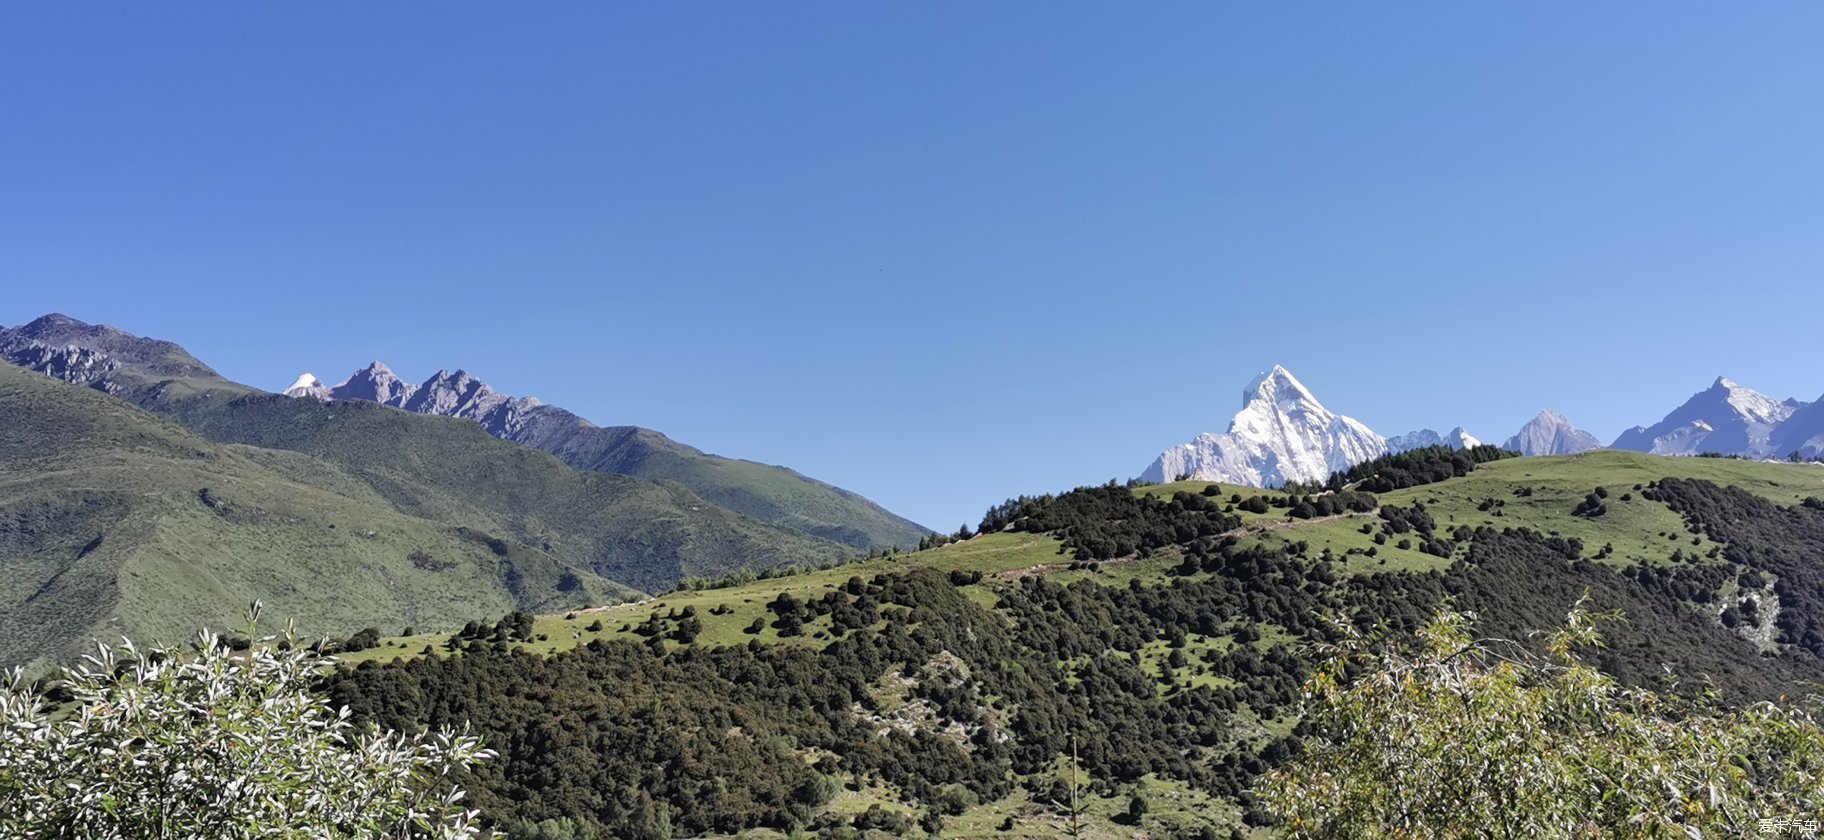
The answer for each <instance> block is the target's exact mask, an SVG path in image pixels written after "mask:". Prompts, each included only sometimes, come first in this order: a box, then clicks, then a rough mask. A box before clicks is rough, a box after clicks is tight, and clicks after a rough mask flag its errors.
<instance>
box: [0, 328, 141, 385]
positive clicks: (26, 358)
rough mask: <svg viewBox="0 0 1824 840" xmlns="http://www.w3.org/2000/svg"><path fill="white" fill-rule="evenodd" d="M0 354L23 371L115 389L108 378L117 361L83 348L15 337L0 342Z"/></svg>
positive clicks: (115, 368) (118, 365) (117, 368)
mask: <svg viewBox="0 0 1824 840" xmlns="http://www.w3.org/2000/svg"><path fill="white" fill-rule="evenodd" d="M0 357H3V358H5V359H6V361H8V362H11V363H12V364H15V365H18V366H19V367H22V368H25V369H26V370H29V371H33V372H35V373H41V374H43V375H45V376H48V377H50V378H52V379H61V380H63V381H64V382H68V383H70V384H72V385H82V386H86V387H92V388H95V389H96V390H98V391H105V392H113V391H115V390H118V389H117V388H116V387H115V385H114V384H113V382H112V380H111V379H110V377H111V376H112V375H113V374H114V373H115V372H117V371H119V370H120V363H119V362H117V361H115V360H114V359H112V358H110V357H108V356H107V355H105V354H102V353H98V352H96V351H94V350H90V349H89V348H87V347H52V346H50V345H48V344H40V343H39V342H36V341H32V340H30V339H25V338H19V339H13V340H11V341H8V342H6V343H4V344H0Z"/></svg>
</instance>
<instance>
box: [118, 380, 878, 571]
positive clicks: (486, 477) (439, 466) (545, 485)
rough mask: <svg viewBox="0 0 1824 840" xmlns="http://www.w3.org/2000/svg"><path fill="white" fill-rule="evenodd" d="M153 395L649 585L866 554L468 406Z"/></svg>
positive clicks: (348, 474)
mask: <svg viewBox="0 0 1824 840" xmlns="http://www.w3.org/2000/svg"><path fill="white" fill-rule="evenodd" d="M153 407H154V408H155V409H156V410H158V411H159V412H160V413H161V414H164V415H165V416H168V417H170V418H171V419H173V420H176V421H178V422H179V423H181V424H183V425H184V426H186V427H188V428H191V429H194V430H196V431H198V432H199V433H201V434H203V435H204V436H205V437H208V438H210V439H212V440H215V441H218V442H222V443H234V444H245V445H250V446H256V447H260V448H263V449H269V450H286V451H290V452H299V453H303V454H305V455H308V456H310V457H312V458H314V459H317V460H319V461H323V462H327V463H329V464H333V465H335V466H336V467H338V468H339V470H340V472H341V474H342V475H343V476H344V477H345V478H346V479H348V480H354V481H358V482H359V483H361V484H363V485H365V486H366V487H367V488H368V490H369V491H370V492H372V493H374V494H377V495H379V496H380V497H382V498H384V499H386V500H387V502H388V503H390V504H391V505H393V506H395V507H397V508H398V509H399V510H402V511H404V512H406V513H409V514H411V515H414V516H419V517H423V518H426V519H433V520H437V521H440V522H448V523H452V524H458V525H462V526H465V527H469V528H474V529H476V530H480V531H486V532H489V533H498V534H502V535H504V536H508V537H510V538H512V539H515V540H519V541H521V542H524V543H526V544H527V545H531V546H534V547H537V548H539V549H541V550H544V551H547V552H550V553H551V554H552V556H554V557H556V558H558V559H560V560H562V561H564V562H567V563H573V564H576V565H579V566H582V567H585V568H588V569H591V570H593V571H594V572H596V573H597V574H599V575H601V576H603V577H607V578H610V579H612V580H616V581H619V582H621V583H625V584H627V585H629V586H633V587H636V588H639V589H645V590H655V589H656V590H663V589H666V588H669V587H670V586H672V585H674V584H676V583H677V582H678V581H679V580H681V579H683V578H686V577H715V576H720V575H722V574H724V573H727V572H730V571H733V570H735V569H739V568H751V569H766V568H772V567H776V566H782V565H796V564H805V565H818V564H822V563H826V562H829V561H833V560H840V559H844V558H847V557H849V556H851V555H852V554H854V549H852V548H850V547H848V546H845V545H841V544H839V543H835V542H832V541H829V540H821V539H817V538H814V537H810V536H806V535H804V534H802V533H799V532H795V531H790V530H787V529H784V528H779V527H775V526H771V525H766V524H764V523H761V522H757V521H754V520H752V519H748V518H746V517H743V516H741V515H739V514H737V513H734V512H733V511H730V510H728V509H727V508H724V507H721V506H718V505H715V504H712V503H709V502H707V501H705V500H703V499H702V498H701V497H699V496H697V495H696V494H694V493H692V492H690V490H688V489H687V488H685V487H684V486H682V485H679V484H675V483H669V482H654V481H649V480H645V479H639V478H632V477H628V476H621V475H613V474H608V473H598V472H591V471H587V470H578V469H574V468H571V467H569V466H566V465H565V464H563V463H562V462H560V461H558V460H557V459H556V458H554V457H552V456H551V455H548V454H546V453H543V452H539V451H537V450H535V449H531V448H529V447H525V446H521V445H519V444H516V443H512V442H509V441H503V440H497V439H495V438H493V437H490V436H489V435H488V434H487V432H485V431H483V430H482V428H481V427H480V426H479V425H477V424H475V423H472V422H469V421H467V420H459V419H454V418H447V417H435V416H428V415H421V414H412V413H409V412H405V411H400V410H398V409H394V408H388V407H385V406H381V405H377V404H374V403H368V402H361V401H337V402H329V403H324V402H318V401H316V400H299V399H292V398H289V397H282V396H276V395H270V394H251V395H238V396H237V395H230V394H221V393H209V394H196V395H187V396H182V397H178V398H173V399H159V400H155V401H154V403H153Z"/></svg>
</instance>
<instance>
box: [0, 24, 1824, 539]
mask: <svg viewBox="0 0 1824 840" xmlns="http://www.w3.org/2000/svg"><path fill="white" fill-rule="evenodd" d="M1820 44H1824V6H1820V5H1818V4H1816V3H1782V2H1770V3H1753V4H1724V3H1713V2H1712V3H1655V4H1651V5H1650V6H1642V5H1639V4H1571V3H1560V4H1547V5H1541V4H1482V3H1430V4H1380V3H1334V4H1318V3H1296V4H1291V3H1287V4H1265V3H1209V2H1195V3H1139V4H1133V3H1121V4H1117V3H1106V2H1097V3H1086V4H1076V3H1054V2H1046V3H1024V4H1015V3H1011V2H1007V3H1001V2H996V3H916V4H914V3H902V4H881V3H851V2H842V3H820V4H808V3H807V4H793V3H719V4H698V3H649V4H631V3H604V4H589V5H588V7H587V8H585V7H584V4H568V5H560V4H530V5H528V4H507V3H457V2H439V3H434V4H433V3H379V4H356V3H308V4H246V3H236V4H204V3H184V4H148V3H133V4H127V3H118V4H102V3H63V4H50V3H33V4H13V5H11V6H9V7H7V8H6V9H4V10H0V284H3V285H0V322H4V323H9V324H17V323H20V322H23V321H25V320H28V319H30V318H32V317H34V316H36V315H39V314H42V313H44V312H47V311H53V310H56V311H63V312H67V313H69V314H71V315H74V316H76V317H79V318H83V319H85V320H90V321H102V322H109V323H114V324H116V325H119V326H121V327H123V328H126V329H129V330H131V331H134V332H138V333H141V334H147V335H153V336H158V337H163V338H170V339H173V340H176V341H179V342H180V343H182V344H184V345H186V346H187V347H189V348H190V349H191V350H192V351H193V352H195V353H196V354H197V355H198V356H200V357H202V358H203V359H204V360H206V361H208V362H209V363H211V364H213V365H215V366H216V367H217V368H218V369H220V370H221V371H223V372H224V373H225V374H227V375H228V376H230V377H231V378H234V379H238V380H241V381H244V382H248V383H251V384H257V385H263V386H266V387H269V388H280V387H283V386H284V385H285V384H287V383H288V382H289V381H290V380H291V378H292V377H293V376H294V375H296V374H297V373H298V372H300V371H302V370H306V369H308V370H313V371H316V372H317V373H318V374H320V375H322V376H323V377H325V378H326V379H330V380H331V381H332V382H333V381H336V380H338V379H340V377H341V376H343V375H346V373H347V372H349V371H351V370H353V369H354V368H356V367H357V366H359V365H361V364H364V363H366V362H367V361H369V360H371V359H374V358H379V359H384V360H385V361H387V362H389V363H390V364H392V365H393V367H394V368H395V369H397V370H398V371H399V372H400V373H401V374H402V375H404V376H407V377H408V378H412V379H422V378H424V377H425V376H428V375H429V374H430V373H432V372H433V371H435V370H436V369H438V368H440V367H451V368H455V367H463V368H467V369H469V370H470V371H472V372H474V373H476V374H477V375H479V376H482V377H483V378H485V379H487V380H488V381H490V382H492V383H493V384H495V385H496V386H497V387H499V388H500V389H502V390H504V391H507V392H509V393H516V394H532V395H537V396H539V397H541V398H543V399H545V400H547V401H549V402H554V403H557V404H561V405H564V406H566V407H569V408H571V409H573V410H576V411H577V412H578V413H580V414H582V415H584V416H586V417H589V418H591V419H593V420H595V421H597V422H601V423H607V424H621V423H632V424H639V425H643V426H648V427H652V428H655V429H659V430H661V431H663V432H665V433H667V434H669V435H671V436H673V437H675V438H677V439H679V440H682V441H685V442H688V443H691V444H694V445H696V446H699V447H702V448H704V449H707V450H709V451H713V452H718V453H723V454H728V455H734V456H740V457H746V458H753V459H757V460H762V461H768V462H774V463H783V464H787V465H790V466H793V467H795V468H798V469H800V470H802V471H804V472H806V473H808V474H810V475H813V476H817V477H819V478H823V479H826V480H829V481H832V482H835V483H838V484H841V485H844V486H846V487H850V488H852V489H855V490H857V491H860V492H862V493H864V494H866V495H868V496H870V497H872V498H874V499H876V500H878V501H880V502H882V503H883V504H886V505H887V506H889V507H890V508H892V509H894V510H896V511H899V512H902V513H904V514H906V515H908V516H911V517H913V518H915V519H918V520H920V521H922V522H925V523H927V524H929V525H932V526H936V527H939V528H954V527H955V526H956V525H957V524H958V523H960V522H962V521H965V520H967V521H971V522H973V521H974V520H975V519H976V518H977V517H978V516H979V514H980V512H981V510H982V509H983V508H984V507H985V506H987V505H988V504H990V503H992V502H995V501H998V500H1000V499H1002V498H1004V497H1006V496H1009V495H1012V494H1017V493H1020V492H1036V491H1044V490H1056V489H1063V488H1067V487H1070V486H1074V485H1077V484H1082V483H1088V482H1095V481H1100V480H1105V479H1107V478H1110V477H1122V478H1125V477H1128V476H1132V475H1135V474H1137V473H1138V472H1139V471H1140V470H1141V469H1142V468H1143V467H1144V466H1146V464H1147V463H1148V462H1149V461H1150V460H1151V459H1152V458H1153V457H1154V456H1155V455H1156V454H1157V453H1158V452H1159V450H1161V449H1162V448H1164V447H1166V446H1168V445H1171V444H1174V443H1177V442H1181V441H1183V440H1186V439H1189V438H1190V437H1191V436H1192V435H1194V434H1196V433H1197V432H1201V431H1206V430H1207V431H1221V430H1222V429H1223V428H1224V426H1225V424H1226V423H1227V421H1228V418H1229V416H1230V415H1231V414H1232V413H1233V412H1234V410H1235V408H1236V407H1237V401H1238V399H1239V397H1238V392H1239V391H1240V389H1241V387H1242V386H1243V385H1244V384H1245V383H1246V382H1247V381H1248V379H1249V378H1250V377H1251V376H1253V375H1254V374H1255V373H1256V372H1257V371H1259V370H1261V369H1264V368H1266V367H1268V366H1270V365H1272V364H1274V363H1276V362H1277V363H1283V364H1285V365H1287V366H1288V367H1290V368H1291V369H1292V370H1293V371H1294V372H1296V373H1297V374H1299V376H1300V377H1301V378H1303V379H1304V381H1305V382H1306V384H1308V385H1310V386H1311V387H1312V388H1313V390H1315V391H1316V392H1317V393H1318V395H1319V396H1320V397H1321V398H1323V399H1324V401H1325V402H1326V403H1327V404H1328V405H1329V406H1330V407H1331V408H1333V409H1335V410H1339V411H1343V412H1346V413H1349V414H1352V415H1354V416H1356V417H1358V418H1359V419H1361V420H1363V421H1364V422H1366V423H1368V424H1369V425H1371V426H1373V427H1374V428H1375V429H1377V430H1379V431H1381V432H1382V433H1384V434H1394V433H1398V432H1403V431H1407V430H1409V429H1412V428H1415V427H1421V426H1432V427H1435V428H1437V429H1439V430H1443V429H1447V428H1449V427H1450V426H1453V425H1456V424H1463V425H1465V426H1467V427H1468V428H1469V429H1470V431H1471V432H1473V433H1475V434H1478V435H1481V436H1483V437H1485V438H1490V439H1500V438H1502V437H1505V436H1506V435H1508V434H1511V433H1512V432H1513V431H1514V429H1515V428H1517V427H1518V426H1519V425H1520V423H1522V422H1523V421H1525V420H1526V419H1527V418H1528V417H1530V416H1531V415H1532V414H1533V413H1535V412H1537V411H1538V410H1539V409H1540V408H1541V407H1545V406H1550V407H1553V408H1556V409H1558V410H1559V411H1561V412H1563V413H1565V414H1567V415H1568V416H1570V417H1571V418H1572V419H1573V420H1574V421H1576V422H1578V423H1579V424H1580V425H1583V426H1584V427H1586V428H1588V429H1590V430H1591V431H1594V432H1595V433H1596V434H1597V435H1598V436H1600V437H1602V438H1603V439H1604V440H1607V439H1610V438H1612V437H1613V436H1614V435H1615V434H1616V433H1617V432H1619V431H1620V430H1621V429H1622V428H1624V427H1626V426H1629V425H1632V424H1635V423H1646V422H1651V421H1653V420H1656V419H1658V418H1659V417H1660V416H1661V415H1663V414H1664V413H1665V412H1666V411H1668V410H1670V409H1671V408H1672V407H1673V406H1674V405H1676V404H1677V403H1678V402H1680V401H1681V400H1683V399H1684V398H1685V397H1686V396H1688V395H1689V394H1690V393H1692V392H1695V391H1697V390H1700V389H1702V388H1703V387H1705V386H1706V385H1708V383H1709V381H1710V379H1711V378H1713V377H1714V376H1716V375H1717V374H1719V373H1727V374H1729V375H1730V376H1731V377H1733V378H1736V379H1738V380H1740V381H1742V382H1744V383H1745V384H1748V385H1751V386H1754V387H1757V388H1760V389H1761V390H1764V391H1767V392H1769V393H1772V394H1774V395H1776V396H1781V397H1784V396H1788V395H1796V396H1799V397H1801V398H1804V399H1813V398H1816V397H1817V396H1818V395H1819V394H1820V392H1824V365H1820V364H1819V360H1820V358H1821V357H1820V352H1819V348H1820V347H1821V346H1824V345H1821V344H1820V338H1819V335H1820V330H1819V326H1818V325H1819V314H1820V305H1819V303H1820V295H1819V293H1818V292H1819V289H1820V284H1819V279H1820V277H1824V274H1821V272H1820V268H1824V101H1821V97H1824V94H1821V93H1820V92H1821V91H1824V49H1820V48H1819V45H1820Z"/></svg>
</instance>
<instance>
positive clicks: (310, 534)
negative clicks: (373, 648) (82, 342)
mask: <svg viewBox="0 0 1824 840" xmlns="http://www.w3.org/2000/svg"><path fill="white" fill-rule="evenodd" d="M335 474H336V470H335V469H334V468H333V467H332V466H330V465H328V464H325V463H322V462H314V461H312V460H311V459H308V458H305V457H304V456H302V455H298V454H296V453H278V452H265V451H260V450H253V449H248V448H243V447H228V446H221V445H218V444H215V443H212V442H210V441H207V440H204V439H202V438H200V437H198V436H196V435H194V434H192V433H190V432H188V431H186V430H184V429H181V428H179V427H177V426H176V425H174V424H172V423H169V422H167V421H164V420H161V419H159V418H157V417H154V416H153V415H150V414H148V413H146V412H144V411H141V410H139V409H137V408H134V407H132V406H130V405H127V404H126V403H123V402H121V401H120V400H117V399H115V398H113V397H110V396H107V395H105V394H102V393H99V392H97V391H95V390H91V389H86V388H80V387H75V386H72V385H69V384H65V383H60V382H56V381H52V380H49V379H46V378H44V377H41V376H38V375H35V374H32V373H29V372H27V371H24V370H22V369H19V368H16V367H13V366H10V365H0V572H3V574H0V665H10V664H18V663H24V662H30V661H33V660H37V659H40V658H46V657H63V656H67V655H69V654H70V653H71V652H72V651H73V650H74V649H75V647H76V646H77V644H78V643H79V642H81V641H82V640H84V639H89V638H103V639H108V638H112V637H113V636H115V635H117V634H121V633H126V634H129V635H131V636H132V637H133V638H135V639H138V640H142V641H150V640H164V641H169V642H176V641H180V640H181V639H183V638H185V637H187V636H188V635H189V634H190V633H192V632H194V631H195V629H196V628H197V627H198V626H199V625H210V626H214V627H217V628H226V629H232V628H234V627H236V626H237V624H238V617H239V615H240V614H241V612H242V611H243V610H244V609H245V608H246V605H247V604H248V603H250V602H251V601H252V600H254V599H256V598H261V599H264V600H265V601H266V603H267V605H268V607H269V608H270V613H271V614H272V615H275V616H279V617H282V618H295V619H297V620H298V621H299V623H300V628H299V629H300V630H301V631H302V632H304V633H306V634H336V635H346V634H349V633H352V632H354V631H356V630H358V629H360V628H362V627H364V626H370V625H372V626H378V627H389V628H390V627H397V626H400V625H413V624H415V625H418V626H423V627H449V626H452V625H453V624H459V623H461V621H462V620H465V619H466V617H468V616H471V615H475V614H477V613H478V612H479V613H480V614H484V615H485V614H490V613H498V612H502V611H505V610H511V609H540V608H542V609H555V608H559V607H562V606H566V605H575V604H584V603H591V602H594V603H599V602H601V601H603V600H618V599H620V598H622V597H625V596H626V595H628V594H630V591H629V590H627V589H626V588H624V587H621V586H619V585H618V584H613V583H610V582H608V581H606V580H603V579H601V578H600V577H598V576H597V575H595V574H593V573H591V572H589V571H586V570H584V569H578V568H574V567H571V566H568V565H566V564H563V563H560V562H558V561H556V560H555V559H553V558H552V557H551V556H550V555H548V554H546V553H545V552H542V551H537V550H534V549H531V548H528V547H526V546H525V545H523V544H520V543H517V542H512V541H508V540H502V539H497V538H495V537H493V536H490V535H489V534H488V533H485V532H482V531H477V530H474V529H467V528H461V527H456V526H453V525H449V524H445V523H439V522H432V521H428V520H425V519H421V518H417V517H412V516H408V515H406V514H403V513H400V512H399V511H397V510H395V509H394V508H393V507H392V506H391V505H389V504H387V503H386V502H385V500H383V499H381V498H380V497H379V496H378V495H377V494H375V493H374V492H372V491H371V490H368V489H366V488H365V487H364V486H362V485H361V484H360V483H359V482H354V481H347V480H343V479H339V478H337V476H336V475H335ZM313 475H314V476H316V478H317V479H320V480H314V481H313V479H312V476H313Z"/></svg>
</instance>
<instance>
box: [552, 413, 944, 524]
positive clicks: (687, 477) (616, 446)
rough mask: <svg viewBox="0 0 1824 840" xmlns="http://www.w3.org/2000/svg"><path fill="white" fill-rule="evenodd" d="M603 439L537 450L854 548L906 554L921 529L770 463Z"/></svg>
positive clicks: (632, 436)
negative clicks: (683, 490)
mask: <svg viewBox="0 0 1824 840" xmlns="http://www.w3.org/2000/svg"><path fill="white" fill-rule="evenodd" d="M588 431H589V432H595V433H602V434H601V435H600V436H599V437H601V438H604V439H611V440H612V441H613V443H612V445H604V443H605V441H603V440H593V441H587V442H585V441H580V440H572V441H568V442H566V443H565V444H563V445H560V446H550V447H548V446H540V448H543V449H546V451H549V452H552V453H553V454H556V455H557V456H558V457H560V458H562V459H563V460H564V462H565V463H567V464H570V465H571V466H574V467H578V468H580V469H586V470H597V471H601V472H612V473H621V474H623V475H633V476H639V477H641V478H651V479H656V480H661V481H675V482H677V483H679V484H682V485H684V486H686V487H689V488H690V489H691V490H692V491H694V492H696V494H697V495H699V496H702V497H703V498H705V499H707V500H709V501H710V502H713V503H715V504H718V505H721V506H723V507H726V508H728V509H730V510H733V511H736V512H738V513H740V514H742V515H744V516H748V517H752V518H754V519H758V520H760V521H761V522H767V523H771V524H774V525H779V526H781V527H785V528H789V529H792V530H795V531H802V532H804V533H807V534H810V535H812V536H815V537H819V538H822V539H827V540H833V541H836V542H839V543H843V544H845V545H849V546H853V547H856V548H859V549H862V550H864V551H865V550H868V549H877V548H891V547H895V546H897V547H900V548H910V547H912V546H915V545H917V544H918V541H919V540H920V539H922V538H923V537H924V536H926V535H927V534H928V533H930V532H929V531H928V530H927V529H926V528H925V527H924V526H922V525H919V524H918V523H916V522H913V521H911V520H909V519H906V518H905V517H902V516H897V515H895V514H894V513H892V512H891V511H888V510H887V509H885V508H883V507H881V506H879V505H877V504H875V503H873V502H871V501H869V500H867V499H866V498H863V497H862V496H861V495H859V494H856V493H853V492H850V491H848V490H844V489H842V488H840V487H836V486H833V485H829V484H825V483H823V482H821V481H818V480H816V479H814V478H810V477H808V476H804V475H801V474H799V473H797V472H795V471H793V470H790V469H787V468H785V467H781V466H775V465H772V464H762V463H758V462H755V461H744V460H740V459H737V458H724V457H721V456H719V455H710V454H707V453H704V452H702V451H700V450H698V449H696V448H694V447H691V446H686V445H684V444H682V443H679V442H677V441H675V440H672V439H671V438H668V437H666V436H664V435H662V434H659V433H658V432H655V431H652V430H650V429H639V428H633V427H622V428H618V429H590V430H588Z"/></svg>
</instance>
